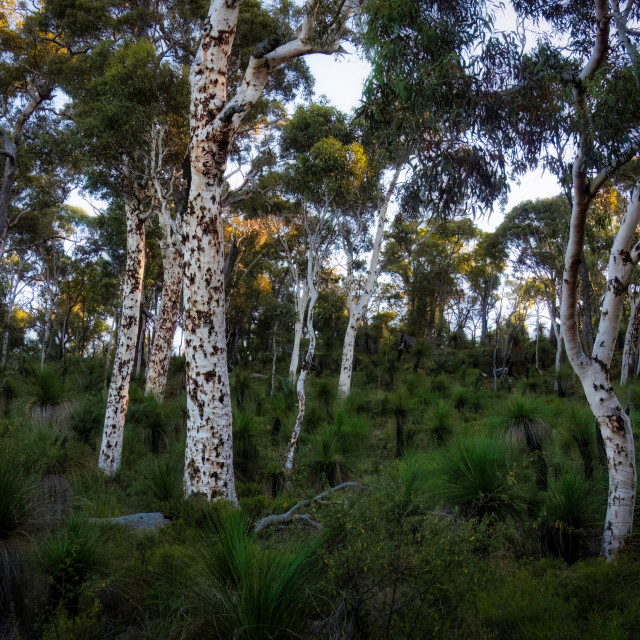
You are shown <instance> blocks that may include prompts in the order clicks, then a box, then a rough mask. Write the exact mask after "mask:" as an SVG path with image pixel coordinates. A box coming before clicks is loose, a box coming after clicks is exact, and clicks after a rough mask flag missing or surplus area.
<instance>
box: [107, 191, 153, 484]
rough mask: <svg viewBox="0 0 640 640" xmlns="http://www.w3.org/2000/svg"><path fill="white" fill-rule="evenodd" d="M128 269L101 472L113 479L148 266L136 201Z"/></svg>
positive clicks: (130, 218) (130, 205)
mask: <svg viewBox="0 0 640 640" xmlns="http://www.w3.org/2000/svg"><path fill="white" fill-rule="evenodd" d="M125 204H126V213H127V265H126V271H125V279H124V291H123V296H122V313H121V316H120V330H119V332H118V346H117V349H116V357H115V361H114V363H113V374H112V376H111V384H110V385H109V395H108V398H107V410H106V414H105V418H104V429H103V432H102V445H101V447H100V457H99V459H98V468H99V469H101V470H102V471H104V473H105V474H107V475H109V476H112V475H114V474H115V473H116V471H118V469H119V468H120V462H121V459H122V437H123V433H124V420H125V416H126V414H127V408H128V406H129V381H130V380H131V372H132V370H133V365H134V358H135V352H136V341H137V338H138V323H139V320H140V301H141V298H142V281H143V276H144V262H145V246H144V241H145V229H144V221H143V220H142V219H141V213H142V211H141V207H140V203H139V201H138V200H137V199H128V200H127V202H126V203H125Z"/></svg>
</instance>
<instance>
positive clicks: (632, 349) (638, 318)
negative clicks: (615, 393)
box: [620, 292, 640, 385]
mask: <svg viewBox="0 0 640 640" xmlns="http://www.w3.org/2000/svg"><path fill="white" fill-rule="evenodd" d="M629 298H630V301H631V312H630V315H629V324H628V325H627V331H626V334H625V337H624V349H623V351H622V367H621V371H620V384H621V385H623V384H626V383H627V379H628V378H629V374H630V373H631V370H632V365H633V358H634V356H635V355H636V350H637V347H638V330H639V329H640V295H639V294H638V293H632V292H629Z"/></svg>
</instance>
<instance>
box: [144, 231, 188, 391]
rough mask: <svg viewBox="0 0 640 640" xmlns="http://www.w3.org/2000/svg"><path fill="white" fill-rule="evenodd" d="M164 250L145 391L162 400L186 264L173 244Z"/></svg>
mask: <svg viewBox="0 0 640 640" xmlns="http://www.w3.org/2000/svg"><path fill="white" fill-rule="evenodd" d="M161 248H162V268H163V271H164V282H163V283H162V297H161V299H160V309H159V311H158V313H157V315H156V322H155V323H154V328H155V336H154V339H153V346H152V349H151V355H150V356H149V373H148V375H147V382H146V385H145V391H144V392H145V395H154V396H155V397H156V398H158V399H159V400H162V399H163V398H164V392H165V389H166V386H167V373H168V371H169V362H170V360H171V350H172V348H173V337H174V335H175V333H176V326H177V324H178V312H179V311H180V295H181V293H182V264H183V263H182V260H183V256H182V253H181V252H180V251H178V249H177V248H176V247H175V246H174V245H173V243H171V242H169V241H167V240H165V241H164V242H163V243H162V247H161Z"/></svg>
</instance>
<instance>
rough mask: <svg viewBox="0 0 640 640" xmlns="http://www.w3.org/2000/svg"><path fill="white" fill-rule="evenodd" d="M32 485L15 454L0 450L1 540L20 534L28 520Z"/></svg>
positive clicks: (4, 449)
mask: <svg viewBox="0 0 640 640" xmlns="http://www.w3.org/2000/svg"><path fill="white" fill-rule="evenodd" d="M29 490H30V483H29V481H28V479H27V478H26V477H25V475H24V472H23V471H22V468H21V467H20V466H19V465H18V464H16V459H15V457H14V454H13V452H11V451H9V450H7V449H6V448H2V449H0V540H4V539H6V538H9V537H11V536H12V535H14V534H16V533H18V532H19V531H20V530H21V529H22V527H23V525H24V523H25V521H26V518H27V512H28V495H29Z"/></svg>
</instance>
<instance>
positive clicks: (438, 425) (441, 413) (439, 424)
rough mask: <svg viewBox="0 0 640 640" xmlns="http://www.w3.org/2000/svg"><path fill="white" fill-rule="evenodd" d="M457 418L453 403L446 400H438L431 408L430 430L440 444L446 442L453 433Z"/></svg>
mask: <svg viewBox="0 0 640 640" xmlns="http://www.w3.org/2000/svg"><path fill="white" fill-rule="evenodd" d="M455 420H456V417H455V415H454V411H453V409H452V407H451V405H450V404H449V403H448V402H447V401H446V400H438V402H437V403H436V404H435V405H434V406H433V408H432V409H431V415H430V416H429V430H430V431H431V434H432V435H433V436H434V438H435V440H436V442H437V443H438V444H439V445H441V444H444V443H445V442H446V441H447V440H449V438H451V436H452V435H453V427H454V424H455Z"/></svg>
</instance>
